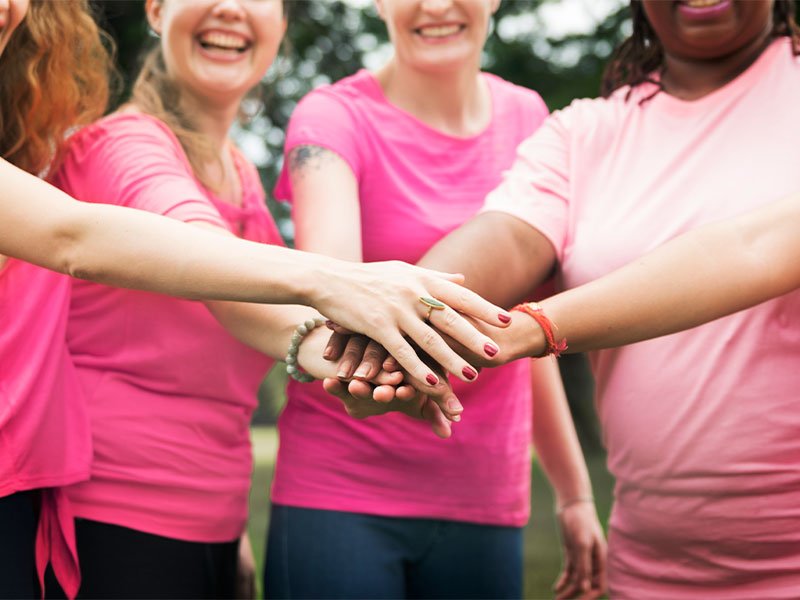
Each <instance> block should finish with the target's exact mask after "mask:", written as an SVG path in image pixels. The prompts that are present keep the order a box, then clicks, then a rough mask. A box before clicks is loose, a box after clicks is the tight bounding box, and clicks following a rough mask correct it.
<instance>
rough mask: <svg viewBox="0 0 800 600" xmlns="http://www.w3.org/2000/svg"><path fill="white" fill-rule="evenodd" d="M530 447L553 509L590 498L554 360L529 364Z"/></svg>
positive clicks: (584, 467)
mask: <svg viewBox="0 0 800 600" xmlns="http://www.w3.org/2000/svg"><path fill="white" fill-rule="evenodd" d="M531 381H532V386H533V416H534V417H533V444H534V447H535V448H536V455H537V457H538V459H539V462H540V463H541V465H542V469H543V470H544V472H545V474H546V475H547V478H548V479H549V481H550V484H551V485H552V486H553V490H554V492H555V496H556V506H561V505H563V504H564V503H566V502H569V501H570V500H573V499H582V498H589V497H591V496H592V484H591V481H590V480H589V471H588V470H587V468H586V462H585V461H584V459H583V453H582V452H581V446H580V443H579V442H578V436H577V434H576V433H575V426H574V425H573V423H572V417H571V416H570V413H569V407H568V405H567V399H566V394H565V392H564V386H563V384H562V382H561V375H560V374H559V371H558V365H557V364H556V361H555V359H553V358H551V357H546V358H541V359H538V360H535V361H533V364H532V365H531Z"/></svg>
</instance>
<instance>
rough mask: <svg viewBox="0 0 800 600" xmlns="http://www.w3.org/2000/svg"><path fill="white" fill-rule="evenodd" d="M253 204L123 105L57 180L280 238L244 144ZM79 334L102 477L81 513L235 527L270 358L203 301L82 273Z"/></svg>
mask: <svg viewBox="0 0 800 600" xmlns="http://www.w3.org/2000/svg"><path fill="white" fill-rule="evenodd" d="M235 157H236V161H237V166H238V169H239V176H240V179H241V183H242V189H243V202H242V207H241V208H239V207H236V206H233V205H231V204H228V203H225V202H223V201H221V200H219V199H217V198H216V197H215V196H214V195H213V194H212V193H211V192H209V191H208V190H206V189H205V188H203V187H202V186H201V185H200V183H199V182H198V181H197V180H196V179H195V178H194V176H193V174H192V171H191V168H190V166H189V163H188V161H187V159H186V156H185V154H184V152H183V150H182V149H181V147H180V144H179V143H178V140H177V139H176V138H175V136H174V135H173V134H172V133H171V132H170V130H169V129H168V128H167V127H166V126H165V125H164V124H163V123H161V122H160V121H158V120H156V119H154V118H152V117H149V116H146V115H141V114H130V113H128V114H115V115H112V116H110V117H107V118H105V119H103V120H101V121H99V122H98V123H96V124H94V125H92V126H90V127H87V128H86V129H84V130H82V131H81V132H80V133H79V134H78V135H77V136H75V138H74V139H73V140H71V143H70V146H69V151H68V154H67V157H66V160H65V162H64V165H63V166H62V167H61V169H60V171H59V173H58V175H57V177H56V179H55V181H56V183H57V184H58V185H59V186H61V187H62V188H63V189H64V190H66V191H67V192H68V193H70V194H72V195H73V196H75V197H76V198H79V199H81V200H85V201H88V202H108V203H116V204H119V205H122V206H128V207H133V208H138V209H142V210H147V211H151V212H155V213H158V214H162V215H166V216H169V217H171V218H174V219H178V220H181V221H186V222H193V221H204V222H208V223H212V224H215V225H219V226H220V227H225V228H227V229H229V230H231V231H233V232H236V233H241V234H242V235H243V237H246V238H248V239H250V240H254V241H260V242H266V243H280V236H279V235H278V232H277V229H276V228H275V225H274V223H273V221H272V219H271V218H270V216H269V214H268V212H267V210H266V206H265V204H264V195H263V190H262V188H261V183H260V180H259V178H258V174H257V172H256V170H255V168H254V167H253V166H252V165H250V164H249V163H247V162H246V161H245V160H244V159H243V158H242V157H241V156H240V155H238V154H236V155H235ZM69 319H70V320H69V326H68V329H67V341H68V344H69V348H70V351H71V353H72V355H73V359H74V361H75V365H76V367H77V370H78V375H79V377H80V381H81V384H82V387H83V389H84V390H85V392H86V396H87V399H88V404H89V412H90V415H91V421H92V434H93V439H94V462H93V465H92V479H91V481H89V482H88V483H85V484H81V485H78V486H74V487H73V488H71V489H70V498H71V500H72V503H73V505H74V508H75V513H76V514H77V516H79V517H84V518H88V519H93V520H97V521H103V522H107V523H113V524H117V525H122V526H125V527H130V528H133V529H138V530H141V531H145V532H148V533H153V534H157V535H163V536H168V537H173V538H178V539H182V540H188V541H201V542H221V541H229V540H233V539H235V538H237V537H238V536H239V535H240V534H241V533H242V531H243V529H244V526H245V522H246V519H247V498H248V491H249V486H250V474H251V471H252V457H251V449H250V437H249V424H250V416H251V414H252V412H253V409H254V408H255V405H256V391H257V388H258V385H259V383H260V381H261V379H262V378H263V376H264V374H265V373H266V371H267V369H268V368H269V366H270V365H271V364H272V361H271V360H269V359H267V358H266V357H264V356H263V355H262V354H260V353H258V352H256V351H254V350H252V349H250V348H248V347H247V346H245V345H244V344H241V343H240V342H238V341H237V340H235V339H234V338H233V337H232V336H231V335H230V334H228V333H227V332H226V331H225V329H223V327H222V326H221V325H220V324H219V323H218V322H217V321H216V320H215V319H214V318H213V317H212V316H211V313H210V312H209V311H208V310H207V309H206V307H205V305H204V304H203V303H201V302H193V301H188V300H180V299H176V298H171V297H168V296H163V295H159V294H153V293H147V292H138V291H131V290H124V289H117V288H110V287H106V286H102V285H98V284H93V283H88V282H81V281H76V282H75V285H74V290H73V296H72V303H71V308H70V317H69Z"/></svg>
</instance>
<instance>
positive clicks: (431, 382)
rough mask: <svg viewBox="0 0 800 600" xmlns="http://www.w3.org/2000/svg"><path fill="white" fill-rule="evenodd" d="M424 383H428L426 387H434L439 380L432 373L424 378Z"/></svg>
mask: <svg viewBox="0 0 800 600" xmlns="http://www.w3.org/2000/svg"><path fill="white" fill-rule="evenodd" d="M476 375H477V373H476ZM425 381H427V382H428V385H436V384H437V383H439V379H438V378H437V377H436V375H434V374H433V373H429V374H428V376H427V377H426V378H425Z"/></svg>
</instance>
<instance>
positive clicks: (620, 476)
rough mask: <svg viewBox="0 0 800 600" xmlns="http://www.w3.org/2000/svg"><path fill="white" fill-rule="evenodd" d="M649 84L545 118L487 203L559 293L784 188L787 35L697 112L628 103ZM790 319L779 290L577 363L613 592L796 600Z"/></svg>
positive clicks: (796, 142) (797, 97)
mask: <svg viewBox="0 0 800 600" xmlns="http://www.w3.org/2000/svg"><path fill="white" fill-rule="evenodd" d="M654 89H655V88H654V85H652V84H647V85H642V86H639V87H638V88H637V89H635V90H634V92H633V96H632V98H631V99H630V100H629V101H627V102H626V101H625V100H624V93H625V91H626V90H621V91H620V92H618V93H616V94H615V95H614V96H613V97H612V98H610V99H607V100H603V99H599V100H580V101H576V102H574V103H573V104H572V105H571V106H570V107H569V108H567V109H565V110H563V111H560V112H558V113H554V114H553V116H552V117H551V118H550V119H549V120H548V121H547V122H546V123H545V125H544V126H543V127H542V128H541V129H539V131H538V132H537V133H536V134H535V135H534V136H532V137H531V138H530V139H528V140H527V141H525V142H524V143H523V144H522V145H521V146H520V149H519V156H518V158H517V161H516V163H515V164H514V167H513V168H512V169H511V171H510V172H509V173H508V174H507V176H506V178H505V181H504V182H503V184H502V185H501V186H500V187H499V188H498V189H497V190H496V191H494V192H493V193H492V194H491V196H490V197H489V198H488V200H487V204H486V207H485V209H484V210H497V211H503V212H507V213H510V214H512V215H515V216H517V217H519V218H520V219H522V220H524V221H526V222H528V223H530V224H531V225H532V226H533V227H535V228H536V229H538V230H539V231H541V232H542V233H543V234H544V235H546V236H547V237H548V238H549V239H550V241H551V242H552V243H553V246H554V247H555V249H556V252H557V254H558V260H559V263H560V269H561V276H562V277H563V281H564V283H565V286H566V287H567V288H569V287H574V286H577V285H580V284H582V283H585V282H587V281H591V280H593V279H595V278H597V277H600V276H602V275H604V274H606V273H608V272H610V271H612V270H614V269H616V268H617V267H620V266H622V265H624V264H626V263H628V262H630V261H632V260H635V259H636V258H637V257H640V256H642V255H643V254H645V253H646V252H648V251H650V250H652V249H653V248H655V247H657V246H658V245H660V244H662V243H663V242H665V241H667V240H669V239H670V238H673V237H675V236H677V235H679V234H681V233H683V232H685V231H688V230H690V229H693V228H695V227H697V226H699V225H702V224H704V223H709V222H713V221H717V220H720V219H724V218H726V217H731V216H733V215H738V214H741V213H744V212H747V211H749V210H752V209H755V208H756V207H759V206H762V205H764V204H766V203H768V202H771V201H773V200H776V199H779V198H781V197H783V196H786V195H787V194H790V193H796V192H798V191H800V120H799V119H798V118H797V107H798V105H799V104H798V102H800V59H798V58H797V57H793V56H792V54H791V49H790V47H789V44H788V40H787V39H785V38H784V39H780V40H777V41H775V42H774V43H773V44H772V45H771V46H770V47H769V48H768V49H767V50H765V51H764V53H763V54H762V55H761V56H760V57H759V58H758V60H757V61H756V62H755V63H754V64H753V65H752V66H751V67H750V68H749V69H748V70H747V71H746V72H745V73H743V74H742V75H741V76H739V77H738V78H737V79H735V80H734V81H732V82H731V83H729V84H728V85H726V86H724V87H723V88H721V89H719V90H717V91H715V92H714V93H712V94H709V95H707V96H705V97H704V98H701V99H699V100H697V101H693V102H686V101H681V100H679V99H677V98H675V97H672V96H670V95H668V94H666V93H663V92H662V93H658V94H657V95H655V96H654V97H653V98H652V99H651V100H648V101H646V102H643V103H641V104H640V100H642V99H643V98H646V97H647V96H650V95H651V94H652V93H653V91H654ZM798 235H800V224H798ZM786 259H787V260H794V257H786ZM685 268H687V269H691V268H692V265H691V264H687V265H685ZM681 309H682V308H681V307H680V306H675V307H674V310H681ZM799 317H800V293H797V292H795V293H792V294H788V295H786V296H784V297H782V298H778V299H776V300H773V301H770V302H767V303H765V304H762V305H760V306H758V307H756V308H753V309H751V310H747V311H744V312H740V313H738V314H735V315H732V316H730V317H727V318H724V319H720V320H718V321H715V322H713V323H709V324H708V325H705V326H703V327H699V328H696V329H693V330H691V331H688V332H685V333H679V334H675V335H671V336H667V337H663V338H660V339H656V340H652V341H647V342H643V343H639V344H633V345H631V346H627V347H624V348H619V349H614V350H604V351H601V352H596V353H594V355H593V356H592V364H593V369H594V374H595V376H596V379H597V407H598V411H599V415H600V420H601V422H602V426H603V430H604V434H605V440H606V443H607V446H608V452H609V459H608V460H609V466H610V469H611V471H612V473H613V474H614V476H615V477H616V480H617V485H616V504H615V507H614V511H613V514H612V517H611V523H610V530H611V533H610V553H611V563H610V584H611V590H612V596H613V597H618V598H623V597H624V598H627V597H634V598H697V597H701V596H704V597H725V598H757V597H758V598H766V597H781V598H783V597H786V598H788V597H796V596H797V595H798V592H799V591H800V320H799V319H798V318H799Z"/></svg>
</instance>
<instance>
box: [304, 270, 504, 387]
mask: <svg viewBox="0 0 800 600" xmlns="http://www.w3.org/2000/svg"><path fill="white" fill-rule="evenodd" d="M343 264H344V265H345V267H346V268H342V269H335V270H328V271H326V272H325V273H322V274H320V278H321V283H320V284H319V285H317V286H315V289H314V290H313V291H312V293H311V297H310V299H309V303H310V304H311V305H312V306H314V307H316V308H317V309H318V310H319V311H320V312H322V314H325V315H327V316H328V317H329V318H330V319H332V320H333V321H335V322H336V323H338V324H340V325H341V326H342V327H344V328H346V330H347V331H353V332H359V333H361V334H364V335H365V336H367V337H368V338H371V339H373V340H375V341H376V342H377V343H379V344H380V345H381V346H383V347H384V348H386V350H387V351H388V352H389V354H391V355H392V356H393V357H395V359H396V360H397V362H398V363H399V364H400V365H401V366H402V367H403V369H405V370H406V371H407V372H408V374H409V375H410V376H411V377H412V378H414V379H415V380H416V381H417V382H420V383H419V385H420V386H421V387H422V388H423V389H426V391H428V392H433V391H434V387H435V386H436V384H437V383H438V381H439V375H437V374H436V373H435V372H434V369H432V368H431V367H429V366H428V365H426V364H425V363H424V362H423V361H422V360H420V358H419V357H418V356H417V354H416V352H415V351H414V348H413V346H412V344H416V345H417V347H419V348H420V349H421V351H422V352H424V353H425V354H426V355H428V356H430V357H431V358H432V359H433V360H434V361H435V363H436V364H439V365H441V366H442V368H443V369H444V370H445V371H447V372H449V373H452V374H453V375H455V376H456V377H458V378H459V379H462V380H464V381H470V380H472V379H474V378H475V377H476V376H477V370H476V369H475V368H474V366H472V365H470V364H469V363H468V362H467V361H466V360H465V359H464V358H462V357H461V356H460V355H459V354H458V353H457V352H456V351H454V350H453V349H451V348H450V346H448V344H447V342H446V341H445V337H449V338H452V340H454V341H456V342H458V343H459V344H461V346H462V347H463V348H465V349H466V350H468V351H469V352H471V353H472V354H474V355H476V356H481V357H488V358H491V357H492V356H494V355H495V354H496V353H497V351H498V347H497V344H495V343H494V342H493V341H492V339H491V338H490V337H489V336H487V335H486V334H485V333H482V332H481V331H479V330H478V329H477V328H476V327H475V324H474V323H475V322H482V323H485V324H487V325H490V326H493V327H495V328H504V327H506V326H507V325H508V324H509V323H510V321H511V317H510V315H509V314H508V312H506V311H505V310H503V309H501V308H499V307H497V306H495V305H493V304H491V303H489V302H487V301H486V300H484V299H483V298H481V297H480V296H478V295H477V294H475V293H474V292H472V291H470V290H468V289H466V288H464V287H462V286H461V285H459V283H461V282H462V281H463V277H461V276H460V275H450V274H445V273H439V272H436V271H430V270H427V269H421V268H419V267H413V266H410V265H407V264H405V263H401V262H387V263H367V264H363V263H362V264H355V263H343ZM426 299H427V300H429V301H430V302H431V303H434V306H437V308H436V309H433V308H432V307H431V305H430V304H426V303H425V301H426ZM438 303H441V306H442V308H441V310H439V309H438ZM466 317H471V318H472V319H475V321H470V320H468V318H466ZM426 386H427V388H426Z"/></svg>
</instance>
